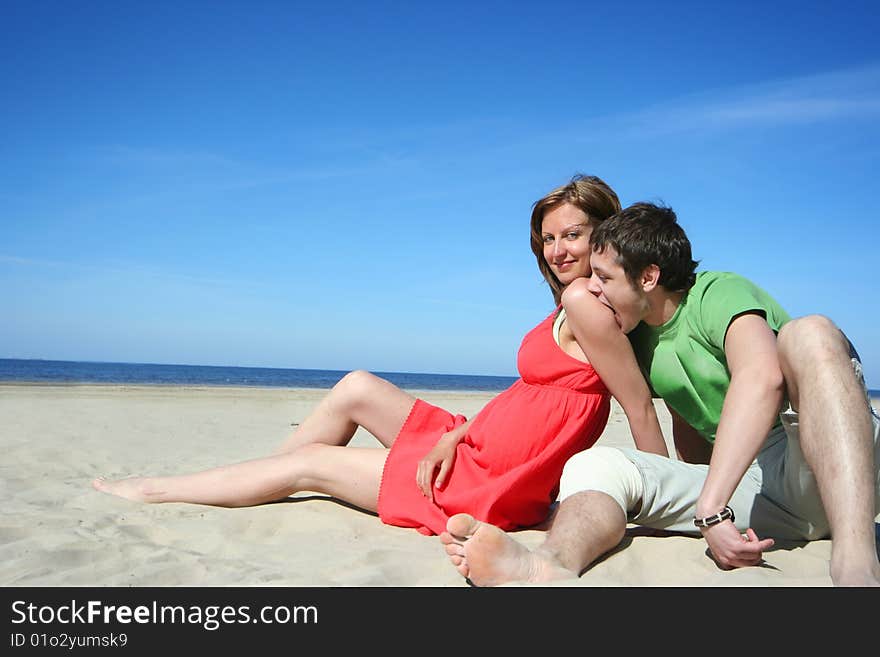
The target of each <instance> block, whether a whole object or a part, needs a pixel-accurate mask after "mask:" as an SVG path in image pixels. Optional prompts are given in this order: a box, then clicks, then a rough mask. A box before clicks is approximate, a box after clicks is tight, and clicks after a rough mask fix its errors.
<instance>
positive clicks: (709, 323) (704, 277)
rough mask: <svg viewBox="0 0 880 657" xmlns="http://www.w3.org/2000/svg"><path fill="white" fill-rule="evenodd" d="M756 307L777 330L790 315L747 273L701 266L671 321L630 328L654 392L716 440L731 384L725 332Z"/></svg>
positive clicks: (689, 422) (684, 417)
mask: <svg viewBox="0 0 880 657" xmlns="http://www.w3.org/2000/svg"><path fill="white" fill-rule="evenodd" d="M750 311H755V312H758V313H760V314H761V315H763V316H764V317H765V318H766V319H767V323H768V324H769V325H770V328H772V329H773V331H774V332H778V331H779V329H780V328H781V327H782V325H783V324H785V323H786V322H787V321H789V319H790V317H789V316H788V313H786V312H785V310H783V309H782V307H781V306H780V305H779V304H778V303H777V302H776V301H775V300H774V299H773V298H772V297H771V296H770V295H769V294H767V292H765V291H764V290H762V289H761V288H759V287H758V286H757V285H755V284H754V283H752V282H751V281H749V280H747V279H745V278H743V277H742V276H739V275H737V274H732V273H728V272H700V273H699V274H697V281H696V283H695V284H694V286H693V287H692V288H691V289H690V290H689V291H688V293H687V294H686V295H685V296H684V298H683V299H682V301H681V304H679V306H678V308H677V309H676V311H675V314H674V315H673V316H672V318H670V320H669V321H668V322H666V323H665V324H663V325H662V326H648V325H647V324H645V323H644V322H641V323H640V324H639V325H638V326H637V327H636V328H635V329H634V330H633V331H632V332H631V333H630V334H629V338H630V341H631V342H632V345H633V349H634V350H635V353H636V358H637V359H638V361H639V365H640V366H641V367H642V370H643V371H644V373H645V376H646V377H647V379H648V381H649V382H650V384H651V387H652V388H653V390H654V394H655V395H657V396H659V397H662V398H663V400H664V401H665V402H666V403H667V404H668V405H669V406H670V407H671V408H672V409H673V410H675V412H676V413H678V414H679V415H681V417H682V418H683V419H684V420H685V421H686V422H687V423H688V424H690V425H691V426H692V427H693V428H694V429H696V430H697V431H698V432H699V433H700V434H701V435H702V436H703V437H704V438H706V440H708V441H709V442H714V441H715V433H716V431H717V430H718V421H719V420H720V419H721V406H722V404H723V403H724V396H725V395H726V394H727V389H728V387H729V386H730V370H729V369H728V368H727V357H726V356H725V355H724V337H725V335H726V334H727V329H728V327H729V326H730V323H731V322H732V321H733V320H734V319H735V318H736V317H737V316H738V315H741V314H743V313H746V312H750Z"/></svg>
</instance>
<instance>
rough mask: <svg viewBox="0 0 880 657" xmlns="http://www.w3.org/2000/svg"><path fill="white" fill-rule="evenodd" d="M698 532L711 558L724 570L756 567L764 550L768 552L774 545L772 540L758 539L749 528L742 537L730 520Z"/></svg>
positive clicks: (761, 558)
mask: <svg viewBox="0 0 880 657" xmlns="http://www.w3.org/2000/svg"><path fill="white" fill-rule="evenodd" d="M700 531H702V532H703V538H705V539H706V542H707V543H708V544H709V551H710V552H711V553H712V556H713V558H714V559H715V561H716V562H717V563H718V565H719V566H721V567H722V568H723V569H725V570H730V569H732V568H742V567H743V566H757V565H758V564H760V563H761V561H762V560H763V556H762V555H763V553H764V550H769V549H770V548H771V547H773V544H774V541H773V539H772V538H765V539H763V540H761V539H759V538H758V535H757V534H756V533H755V531H754V530H753V529H751V528H749V529H747V530H746V533H745V536H743V535H742V534H740V533H739V530H738V529H737V528H736V526H735V525H734V524H733V523H732V522H731V521H730V520H725V521H724V522H721V523H718V524H717V525H713V526H712V527H704V528H701V530H700Z"/></svg>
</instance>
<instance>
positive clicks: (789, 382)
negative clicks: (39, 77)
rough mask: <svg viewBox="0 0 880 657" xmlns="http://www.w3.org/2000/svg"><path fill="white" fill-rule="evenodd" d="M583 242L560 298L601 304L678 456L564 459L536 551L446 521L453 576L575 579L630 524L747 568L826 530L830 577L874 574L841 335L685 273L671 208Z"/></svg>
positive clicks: (873, 482) (857, 389) (755, 296)
mask: <svg viewBox="0 0 880 657" xmlns="http://www.w3.org/2000/svg"><path fill="white" fill-rule="evenodd" d="M591 246H592V249H593V252H592V255H591V257H590V264H591V266H592V270H593V272H592V276H591V278H590V279H589V280H586V279H584V280H582V281H576V282H575V283H572V284H571V285H570V286H569V287H568V289H567V290H566V292H565V294H564V295H563V305H564V306H565V307H566V311H567V312H572V311H574V310H575V308H576V305H577V298H578V296H579V295H584V294H593V295H595V296H597V297H598V298H599V299H600V300H601V301H602V302H603V303H604V304H605V305H607V306H608V307H609V308H610V309H611V310H612V311H613V313H614V317H615V320H616V321H617V323H618V325H619V326H620V327H621V329H622V330H623V331H624V332H625V333H627V334H629V337H630V341H631V343H632V345H633V348H634V351H635V353H636V357H637V359H638V361H639V364H640V365H641V366H642V369H643V370H644V372H645V374H646V377H647V378H648V381H649V383H650V384H651V386H652V388H653V389H654V392H655V393H656V394H657V395H658V396H660V397H661V398H663V399H664V401H665V402H666V404H667V406H668V407H669V409H670V412H671V414H672V418H673V425H672V426H673V439H674V442H675V445H676V451H677V452H678V454H679V457H680V460H673V459H665V458H663V457H660V456H657V455H655V454H648V453H644V452H639V451H636V450H627V449H614V448H609V447H593V448H591V449H589V450H587V451H585V452H582V453H581V454H578V455H576V456H575V457H573V458H572V459H571V460H570V461H569V462H568V464H567V465H566V469H565V472H564V473H563V477H562V483H561V492H560V500H561V503H560V505H559V508H558V510H557V512H556V515H555V517H554V518H553V521H552V523H551V526H550V529H549V531H548V533H547V535H546V538H545V540H544V542H543V544H542V545H540V546H539V547H538V548H536V549H535V550H534V551H530V550H527V549H526V548H525V547H524V546H522V545H521V544H519V543H517V542H516V541H514V540H513V539H512V538H510V537H509V536H507V535H506V534H504V533H503V532H501V531H500V530H498V529H497V528H495V527H492V526H491V525H485V524H483V523H479V522H477V521H475V520H474V519H473V518H472V517H470V516H467V515H458V516H454V517H452V518H450V520H449V522H448V524H447V533H445V534H443V535H442V537H441V538H442V540H443V542H444V543H445V545H446V551H447V553H448V554H449V555H450V558H451V560H452V562H453V563H454V564H455V565H456V567H457V568H458V570H459V572H461V573H462V574H463V575H465V576H466V577H468V578H469V579H470V580H471V581H472V582H473V583H474V584H477V585H489V586H491V585H497V584H501V583H504V582H508V581H520V580H525V581H531V582H544V581H548V580H551V579H558V578H571V577H577V576H578V575H579V573H580V572H582V571H583V570H584V569H585V568H586V567H587V566H589V565H590V564H591V563H592V562H593V561H595V560H596V559H597V558H598V557H599V556H601V555H602V554H604V553H605V552H607V551H608V550H610V549H612V548H614V547H615V546H616V545H617V544H618V543H619V542H620V540H621V538H622V537H623V535H624V531H625V529H626V524H627V522H632V523H635V524H638V525H643V526H648V527H653V528H659V529H665V530H672V531H680V532H687V533H692V534H694V535H699V534H702V536H703V537H704V538H705V539H706V542H707V543H708V545H709V549H710V551H711V553H712V555H713V557H714V558H715V560H716V561H717V562H718V564H719V565H720V566H721V567H722V568H736V567H742V566H749V565H756V564H759V563H760V562H761V558H762V554H763V551H764V550H767V549H768V548H770V547H771V546H772V545H773V538H772V537H776V538H780V539H792V540H814V539H818V538H825V537H828V536H829V535H830V536H831V538H832V553H831V565H830V571H831V578H832V581H833V582H834V584H836V585H856V586H863V585H880V563H878V558H877V550H876V544H875V535H874V517H875V513H876V510H877V509H878V508H880V476H878V462H880V449H878V433H880V419H878V417H877V415H876V413H874V412H873V409H871V406H870V401H869V400H868V397H867V392H866V390H865V385H864V379H863V377H862V375H861V364H860V363H859V360H858V355H857V354H856V352H855V349H854V348H853V347H852V345H851V344H850V342H849V340H848V339H847V338H846V336H845V335H844V334H843V333H842V332H841V331H840V330H839V329H838V328H837V327H836V326H835V325H834V324H833V323H832V322H831V321H830V320H828V319H827V318H825V317H821V316H808V317H804V318H800V319H795V320H791V319H790V318H789V317H788V315H787V314H786V313H785V311H784V310H783V309H782V308H781V307H780V306H779V304H778V303H776V301H774V300H773V299H772V298H771V297H770V296H769V295H768V294H767V293H766V292H764V291H763V290H762V289H760V288H759V287H757V286H756V285H754V284H753V283H751V282H750V281H748V280H746V279H744V278H742V277H740V276H737V275H735V274H730V273H719V272H702V273H700V274H695V269H696V265H697V263H696V262H694V261H693V260H692V259H691V247H690V242H689V241H688V238H687V236H686V235H685V233H684V231H683V230H682V228H681V227H680V226H679V225H678V223H677V219H676V216H675V213H674V212H673V211H672V210H671V209H669V208H664V207H659V206H656V205H652V204H649V203H639V204H636V205H633V206H631V207H629V208H627V209H625V210H623V211H622V212H621V213H619V214H618V215H616V216H615V217H613V218H611V219H608V220H607V221H605V222H603V224H602V225H601V226H599V227H597V228H596V230H595V231H594V232H593V235H592V237H591ZM569 308H571V310H569ZM780 411H782V412H781V413H780Z"/></svg>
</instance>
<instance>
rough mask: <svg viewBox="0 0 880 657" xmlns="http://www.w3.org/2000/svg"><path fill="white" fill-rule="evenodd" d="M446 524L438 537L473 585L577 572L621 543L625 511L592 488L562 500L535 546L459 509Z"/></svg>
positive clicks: (541, 579)
mask: <svg viewBox="0 0 880 657" xmlns="http://www.w3.org/2000/svg"><path fill="white" fill-rule="evenodd" d="M446 528H447V531H446V532H444V533H443V534H441V535H440V540H441V541H442V542H443V543H444V544H445V546H446V553H447V554H448V555H449V558H450V560H451V561H452V563H453V564H454V565H455V566H456V569H457V570H458V572H459V573H461V574H462V575H463V576H464V577H467V578H468V579H469V580H470V581H471V582H472V583H473V584H475V585H476V586H498V585H499V584H505V583H508V582H531V583H542V582H549V581H552V580H558V579H574V578H576V577H578V576H579V575H580V573H581V571H583V570H584V569H586V568H587V566H589V565H590V564H591V563H593V561H595V560H596V559H598V558H599V557H600V556H602V555H603V554H605V553H606V552H607V551H609V550H611V549H612V548H614V547H615V546H616V545H617V544H618V543H620V540H621V539H622V538H623V534H624V531H625V530H626V516H625V515H624V513H623V511H622V509H621V508H620V505H619V504H618V503H617V502H615V501H614V499H613V498H612V497H610V496H609V495H606V494H605V493H600V492H599V491H592V490H591V491H584V492H580V493H576V494H575V495H572V496H571V497H568V498H566V499H565V500H563V501H562V503H561V504H560V505H559V508H558V510H557V512H556V516H555V518H554V519H553V522H552V524H551V526H550V528H549V530H548V532H547V535H546V537H545V539H544V542H543V543H542V544H541V545H540V546H539V547H537V548H536V549H535V550H529V549H528V548H527V547H526V546H524V545H523V544H521V543H518V542H517V541H516V540H514V539H513V538H511V537H510V536H508V535H507V534H505V533H504V532H503V531H502V530H500V529H498V528H497V527H495V526H493V525H489V524H486V523H482V522H479V521H477V520H475V519H474V518H473V517H472V516H469V515H467V514H463V513H461V514H458V515H455V516H452V518H450V519H449V522H448V523H447V525H446Z"/></svg>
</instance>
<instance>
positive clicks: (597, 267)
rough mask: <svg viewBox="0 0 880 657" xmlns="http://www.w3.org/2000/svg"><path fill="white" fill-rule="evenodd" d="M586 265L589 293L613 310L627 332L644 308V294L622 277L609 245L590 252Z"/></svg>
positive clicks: (645, 298)
mask: <svg viewBox="0 0 880 657" xmlns="http://www.w3.org/2000/svg"><path fill="white" fill-rule="evenodd" d="M590 267H591V268H592V270H593V274H592V276H590V284H589V290H590V292H592V293H593V294H595V295H596V297H597V298H598V299H599V301H601V302H602V303H604V304H605V305H606V306H608V307H609V308H611V310H613V311H614V319H615V320H616V321H617V325H618V326H620V328H621V330H622V331H623V332H624V333H629V332H630V331H632V330H633V329H634V328H635V327H636V326H638V323H639V322H640V321H641V320H642V318H643V317H644V316H645V314H646V313H647V311H648V300H647V295H646V294H645V292H644V291H643V290H642V289H640V288H639V287H638V286H636V285H634V284H633V283H631V282H630V280H629V279H628V278H627V277H626V273H625V272H624V271H623V267H621V266H620V265H619V264H618V263H617V251H616V250H615V249H614V248H612V247H610V246H609V247H606V248H605V250H604V251H601V252H598V251H593V252H592V254H591V255H590Z"/></svg>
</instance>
